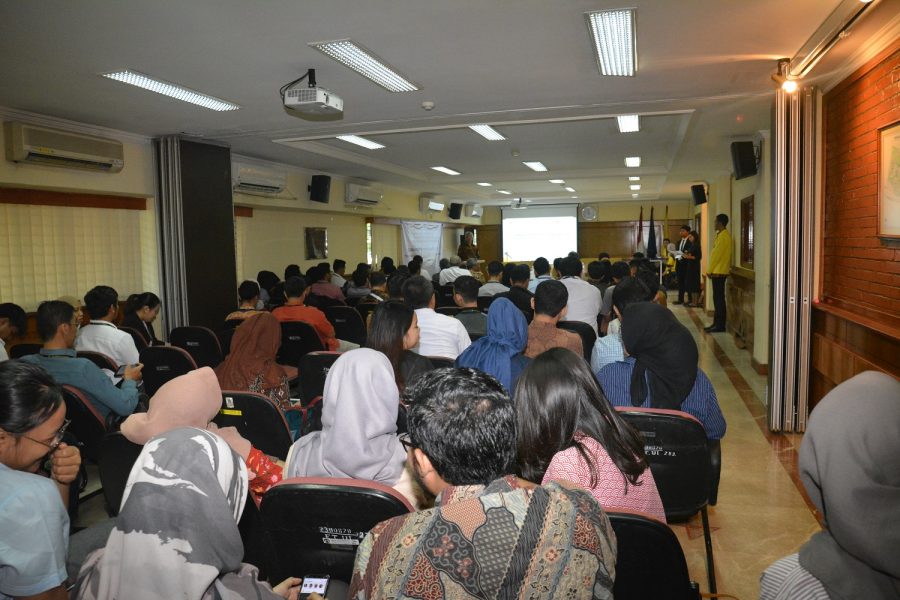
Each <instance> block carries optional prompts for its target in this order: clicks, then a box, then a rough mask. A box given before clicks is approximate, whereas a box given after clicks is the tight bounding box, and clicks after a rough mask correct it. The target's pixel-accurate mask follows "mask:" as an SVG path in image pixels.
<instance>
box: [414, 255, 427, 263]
mask: <svg viewBox="0 0 900 600" xmlns="http://www.w3.org/2000/svg"><path fill="white" fill-rule="evenodd" d="M412 259H413V260H414V261H416V262H417V263H419V264H422V263H423V262H425V259H424V258H422V255H421V254H416V255H415V256H413V257H412Z"/></svg>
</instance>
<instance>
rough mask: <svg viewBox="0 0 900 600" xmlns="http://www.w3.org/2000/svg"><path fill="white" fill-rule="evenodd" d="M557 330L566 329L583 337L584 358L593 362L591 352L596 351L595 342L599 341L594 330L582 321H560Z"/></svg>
mask: <svg viewBox="0 0 900 600" xmlns="http://www.w3.org/2000/svg"><path fill="white" fill-rule="evenodd" d="M556 327H557V329H566V330H568V331H574V332H575V333H577V334H578V335H579V337H581V346H582V352H584V358H586V359H587V360H591V352H593V350H594V342H596V341H597V334H596V333H594V328H593V327H591V326H590V325H588V324H587V323H583V322H581V321H560V322H558V323H557V324H556Z"/></svg>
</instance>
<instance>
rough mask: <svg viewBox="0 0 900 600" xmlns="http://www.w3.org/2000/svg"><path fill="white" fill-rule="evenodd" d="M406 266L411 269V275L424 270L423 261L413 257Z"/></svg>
mask: <svg viewBox="0 0 900 600" xmlns="http://www.w3.org/2000/svg"><path fill="white" fill-rule="evenodd" d="M406 268H407V269H409V274H410V275H418V274H419V273H421V272H422V263H420V262H419V261H417V260H415V259H413V260H411V261H409V262H408V263H406Z"/></svg>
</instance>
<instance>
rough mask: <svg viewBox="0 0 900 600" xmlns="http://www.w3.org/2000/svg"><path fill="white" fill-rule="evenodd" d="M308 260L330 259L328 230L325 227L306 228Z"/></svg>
mask: <svg viewBox="0 0 900 600" xmlns="http://www.w3.org/2000/svg"><path fill="white" fill-rule="evenodd" d="M305 232H306V260H314V259H319V258H328V230H327V229H326V228H325V227H306V228H305Z"/></svg>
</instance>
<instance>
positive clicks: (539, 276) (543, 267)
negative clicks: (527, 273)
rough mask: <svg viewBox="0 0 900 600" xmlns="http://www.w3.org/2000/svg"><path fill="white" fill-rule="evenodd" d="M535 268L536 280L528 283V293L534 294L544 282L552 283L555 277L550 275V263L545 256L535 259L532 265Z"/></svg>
mask: <svg viewBox="0 0 900 600" xmlns="http://www.w3.org/2000/svg"><path fill="white" fill-rule="evenodd" d="M531 266H532V267H533V268H534V279H532V280H531V281H530V282H529V283H528V291H529V292H531V293H532V294H533V293H535V290H537V286H538V285H540V284H541V283H542V282H544V281H550V280H552V279H553V276H551V275H550V261H548V260H547V259H546V258H544V257H543V256H539V257H537V258H536V259H534V263H532V265H531Z"/></svg>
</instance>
